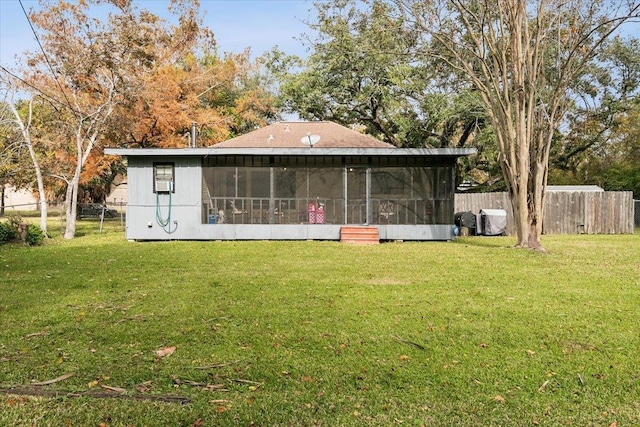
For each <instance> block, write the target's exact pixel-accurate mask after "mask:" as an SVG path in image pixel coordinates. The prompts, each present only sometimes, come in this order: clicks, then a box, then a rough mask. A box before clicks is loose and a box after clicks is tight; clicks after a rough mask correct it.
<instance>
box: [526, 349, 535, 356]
mask: <svg viewBox="0 0 640 427" xmlns="http://www.w3.org/2000/svg"><path fill="white" fill-rule="evenodd" d="M527 354H528V355H529V356H533V355H535V354H536V352H535V351H533V350H527Z"/></svg>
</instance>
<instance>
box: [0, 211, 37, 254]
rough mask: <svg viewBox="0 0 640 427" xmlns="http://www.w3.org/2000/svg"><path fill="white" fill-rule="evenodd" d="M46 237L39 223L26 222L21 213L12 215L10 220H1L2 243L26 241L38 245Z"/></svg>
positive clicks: (0, 237) (0, 241) (31, 244)
mask: <svg viewBox="0 0 640 427" xmlns="http://www.w3.org/2000/svg"><path fill="white" fill-rule="evenodd" d="M44 238H45V235H44V232H43V231H42V229H41V228H40V227H39V226H38V225H36V224H32V223H28V222H25V221H24V220H23V219H22V217H21V216H20V215H13V216H10V217H9V218H8V220H6V221H2V222H0V244H2V243H26V244H28V245H30V246H38V245H41V244H42V242H43V241H44Z"/></svg>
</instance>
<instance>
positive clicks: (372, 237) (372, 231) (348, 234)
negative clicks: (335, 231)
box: [340, 226, 380, 245]
mask: <svg viewBox="0 0 640 427" xmlns="http://www.w3.org/2000/svg"><path fill="white" fill-rule="evenodd" d="M340 241H341V242H342V243H358V244H363V245H377V244H379V243H380V234H379V233H378V228H377V227H366V226H347V227H341V228H340Z"/></svg>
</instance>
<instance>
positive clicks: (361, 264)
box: [0, 221, 640, 426]
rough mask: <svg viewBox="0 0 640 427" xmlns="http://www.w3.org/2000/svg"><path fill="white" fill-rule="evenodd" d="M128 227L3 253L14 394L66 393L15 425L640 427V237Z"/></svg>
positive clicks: (1, 325) (17, 403)
mask: <svg viewBox="0 0 640 427" xmlns="http://www.w3.org/2000/svg"><path fill="white" fill-rule="evenodd" d="M52 227H55V223H53V224H52ZM119 228H120V224H119V222H118V221H111V222H109V223H108V224H107V226H106V228H105V231H104V232H103V233H98V232H97V229H98V223H97V222H96V221H81V222H80V223H79V233H78V234H79V235H80V237H79V238H77V239H74V240H72V241H63V240H61V239H59V238H54V239H52V240H50V241H49V242H48V243H47V244H46V245H45V246H43V247H35V248H28V247H22V246H8V245H4V246H0V277H1V279H0V331H2V332H0V387H1V388H5V389H7V388H10V387H15V386H21V387H24V386H28V388H26V389H24V388H23V390H31V391H33V390H35V391H37V392H39V393H41V394H44V393H46V392H49V393H52V392H62V394H61V395H60V396H58V397H52V396H25V395H17V394H5V395H0V408H1V410H0V425H12V426H14V425H15V426H31V425H37V426H41V425H45V426H46V425H51V426H59V425H61V426H64V425H73V426H76V425H88V426H97V425H100V424H101V423H102V425H108V426H166V425H172V426H198V425H203V426H211V425H216V426H227V425H229V426H231V425H245V426H249V425H256V426H281V425H282V426H284V425H286V426H289V425H291V426H305V425H308V426H312V425H326V426H337V425H344V426H360V425H363V426H388V425H416V426H421V425H425V426H434V425H437V426H440V425H482V426H489V425H499V426H502V425H527V426H529V425H547V426H556V425H580V426H588V425H593V426H601V425H604V426H609V425H612V424H613V423H614V422H615V423H617V425H619V426H623V425H639V424H640V403H639V402H640V401H639V400H638V396H639V395H640V388H639V384H638V381H639V379H640V322H638V320H639V319H638V306H639V303H640V262H639V261H638V260H640V240H639V237H640V236H639V235H637V234H636V235H624V236H584V235H581V236H547V237H545V238H544V241H543V242H544V244H545V245H546V247H547V248H548V249H549V253H548V254H540V253H533V252H527V251H523V250H515V249H510V248H509V247H508V245H510V244H513V240H512V239H511V238H501V237H500V238H466V239H459V240H457V241H456V242H446V243H445V242H432V243H388V244H383V245H378V246H354V245H343V244H339V243H336V242H155V243H151V242H148V243H133V242H127V241H125V240H124V236H123V233H122V232H121V231H120V230H118V229H119ZM51 234H54V235H55V234H59V233H56V232H55V230H54V231H53V232H52V233H51ZM174 346H175V347H176V349H175V351H174V353H173V354H171V355H169V356H164V357H159V356H158V355H157V354H156V351H157V350H160V349H166V348H169V347H174ZM203 368H205V369H203ZM64 374H73V376H71V377H69V378H67V379H65V380H60V381H58V382H55V383H52V384H50V385H45V386H31V385H30V384H32V383H33V382H42V381H46V380H51V379H55V378H59V377H61V376H62V375H64ZM105 386H106V387H117V388H118V389H124V390H126V392H124V396H128V397H134V396H146V397H149V396H157V397H166V396H180V397H184V398H188V399H190V402H189V403H186V404H179V403H167V402H162V401H152V400H135V399H126V398H107V397H106V396H107V395H120V394H119V393H115V392H110V391H109V390H108V389H105V388H104V387H105ZM70 392H74V393H85V392H88V393H94V394H95V395H96V396H97V395H98V393H100V394H101V397H89V396H81V397H69V395H68V393H70Z"/></svg>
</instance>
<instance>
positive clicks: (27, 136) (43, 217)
mask: <svg viewBox="0 0 640 427" xmlns="http://www.w3.org/2000/svg"><path fill="white" fill-rule="evenodd" d="M10 105H11V111H12V112H13V115H14V116H15V123H16V124H17V125H18V127H19V128H20V131H21V132H22V137H23V139H24V144H25V145H26V146H27V149H28V150H29V157H31V163H32V164H33V169H34V171H35V173H36V183H37V185H38V197H39V198H40V228H41V229H42V232H43V233H44V235H45V236H46V235H47V196H46V194H45V191H44V179H43V178H42V170H41V169H40V162H39V161H38V156H37V154H36V151H35V149H34V148H33V141H31V133H30V131H29V130H30V128H31V121H32V118H33V99H31V100H29V112H28V116H27V121H26V123H25V122H24V121H23V120H22V117H20V114H19V113H18V110H17V109H16V107H15V105H14V104H13V103H11V104H10ZM3 200H4V199H3Z"/></svg>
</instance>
